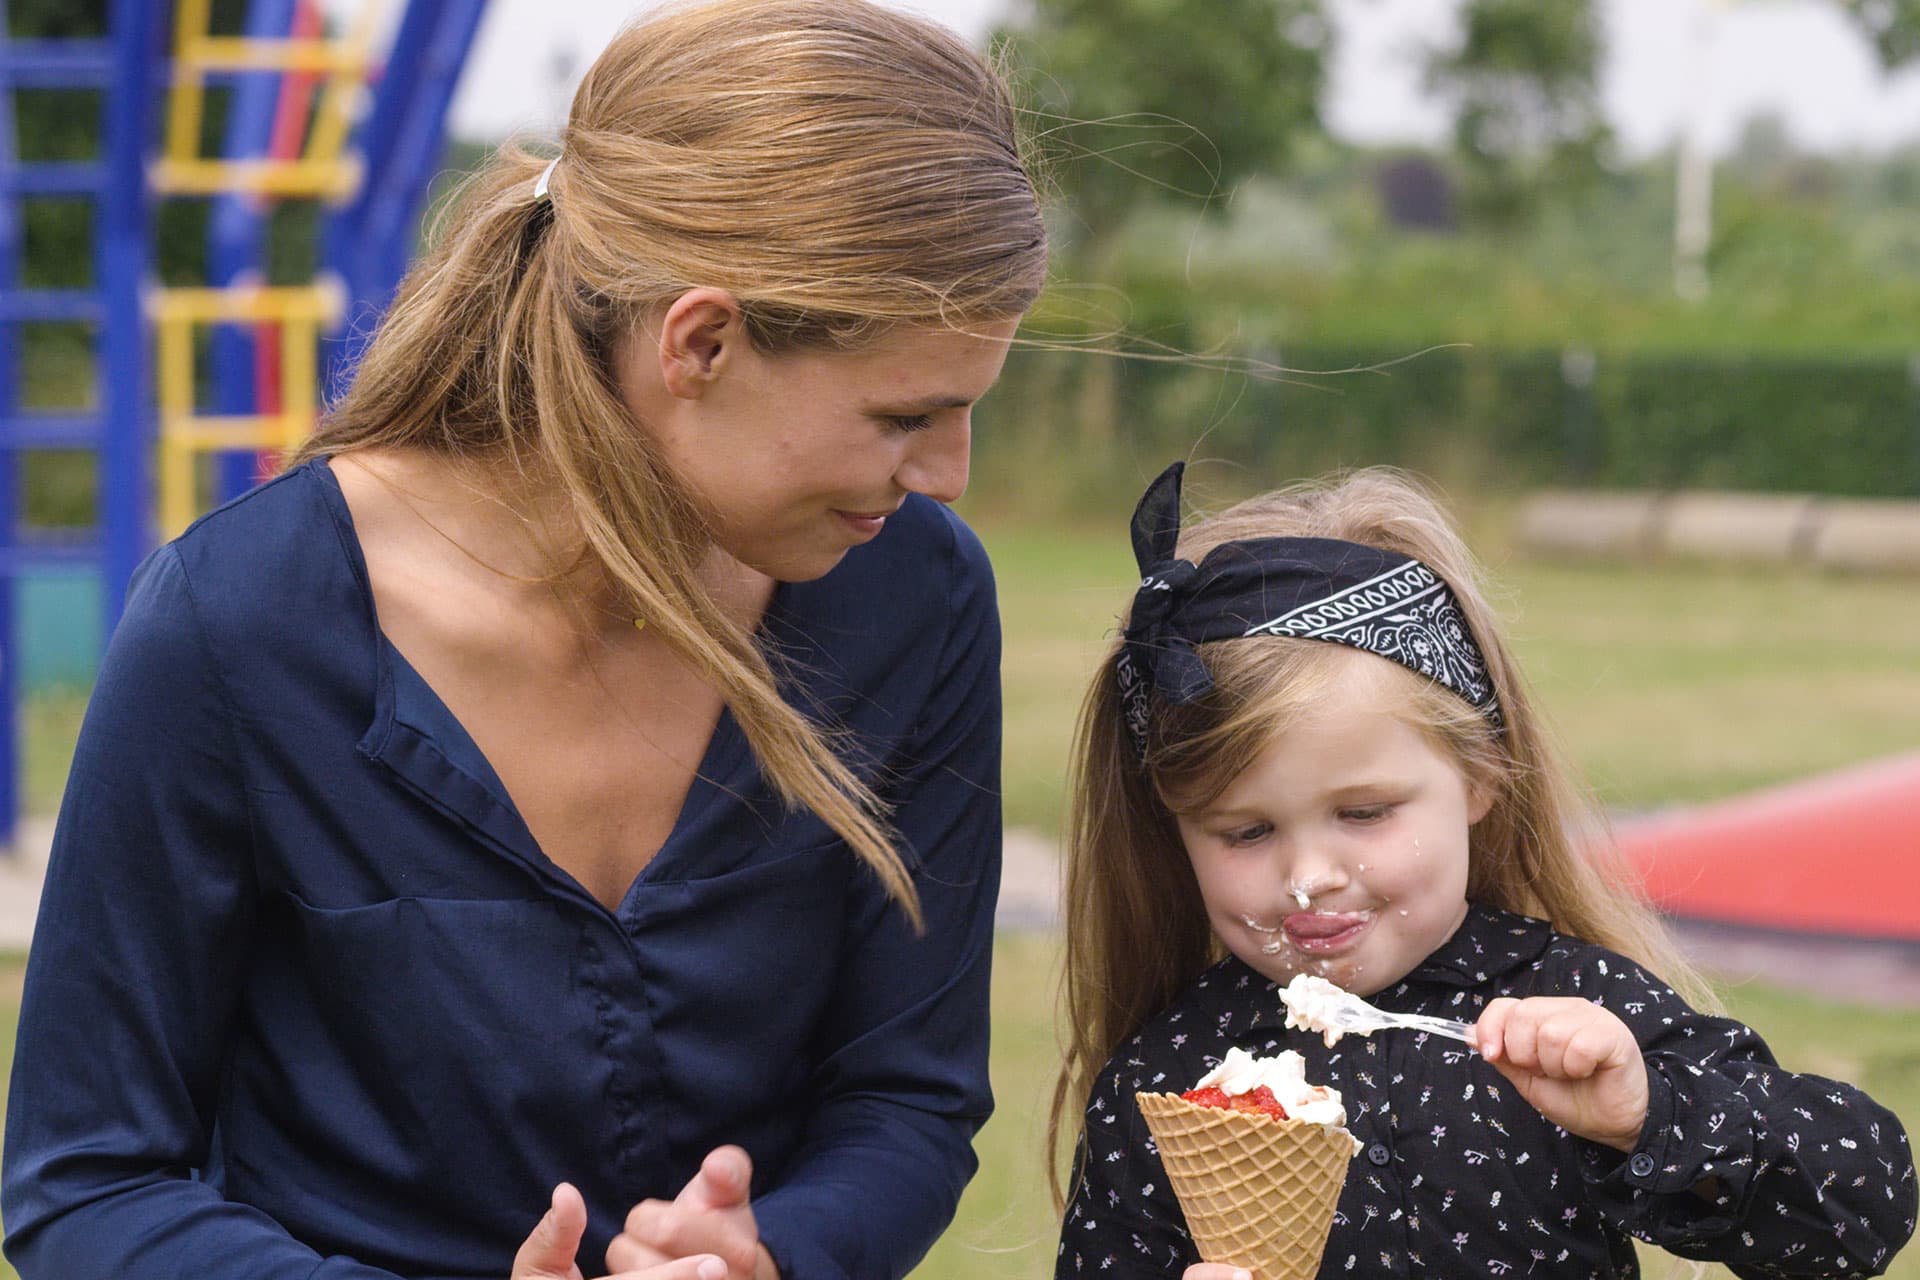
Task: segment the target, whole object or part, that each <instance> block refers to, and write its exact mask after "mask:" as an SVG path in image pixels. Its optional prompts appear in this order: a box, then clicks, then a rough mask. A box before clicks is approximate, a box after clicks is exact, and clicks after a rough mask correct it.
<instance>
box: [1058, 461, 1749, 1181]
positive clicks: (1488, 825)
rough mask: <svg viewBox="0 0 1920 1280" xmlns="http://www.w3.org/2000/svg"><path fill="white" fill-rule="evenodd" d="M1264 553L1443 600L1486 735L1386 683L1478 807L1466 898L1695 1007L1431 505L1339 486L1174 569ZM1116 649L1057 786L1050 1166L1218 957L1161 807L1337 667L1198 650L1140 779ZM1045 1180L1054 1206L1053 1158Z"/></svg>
mask: <svg viewBox="0 0 1920 1280" xmlns="http://www.w3.org/2000/svg"><path fill="white" fill-rule="evenodd" d="M1275 537H1310V538H1337V539H1340V540H1343V541H1347V542H1358V543H1364V544H1365V545H1367V546H1372V547H1379V548H1383V549H1385V550H1389V551H1395V552H1399V553H1401V554H1403V555H1408V556H1412V557H1414V558H1415V559H1417V560H1419V561H1421V562H1422V563H1424V564H1426V565H1427V566H1428V567H1429V568H1431V569H1432V570H1433V571H1434V572H1435V573H1437V574H1439V575H1440V577H1441V578H1443V579H1445V580H1446V582H1447V584H1448V585H1449V586H1450V587H1451V588H1452V590H1453V594H1454V596H1455V598H1456V599H1457V600H1458V601H1459V604H1460V608H1461V611H1462V613H1463V614H1464V615H1465V618H1466V622H1467V624H1468V626H1469V628H1470V629H1471V631H1472V633H1473V637H1474V639H1475V641H1476V642H1477V643H1478V645H1479V647H1480V651H1481V653H1482V655H1484V657H1485V659H1486V663H1487V669H1488V673H1489V674H1490V675H1491V677H1492V679H1493V685H1494V691H1495V694H1496V696H1497V697H1498V699H1499V703H1500V708H1501V711H1502V713H1503V716H1504V720H1505V726H1506V727H1505V730H1504V731H1501V730H1498V729H1495V728H1494V727H1493V725H1492V724H1491V723H1490V722H1489V721H1488V720H1487V718H1486V717H1484V716H1483V715H1481V714H1480V713H1479V712H1478V711H1476V710H1475V709H1474V708H1473V707H1472V706H1471V705H1469V704H1468V703H1467V701H1466V700H1465V699H1464V698H1461V697H1460V696H1458V695H1457V694H1455V693H1453V692H1452V691H1450V690H1448V689H1446V688H1445V687H1443V686H1441V685H1439V684H1437V683H1435V682H1433V681H1430V680H1427V679H1425V678H1424V677H1421V676H1419V675H1417V674H1415V673H1413V672H1411V671H1406V670H1404V669H1403V668H1400V667H1392V668H1391V670H1392V672H1393V673H1394V676H1395V677H1396V678H1397V679H1398V680H1399V687H1401V688H1403V689H1404V690H1405V691H1406V693H1407V695H1408V696H1407V703H1406V712H1405V715H1406V719H1407V720H1408V722H1409V723H1411V724H1414V725H1416V726H1418V727H1419V728H1421V729H1422V730H1424V731H1425V732H1426V733H1428V734H1429V735H1430V736H1431V737H1432V739H1433V741H1434V742H1435V743H1436V744H1438V745H1439V746H1440V747H1441V748H1442V749H1443V750H1445V751H1446V752H1447V753H1448V754H1449V755H1450V756H1451V758H1452V759H1453V760H1454V762H1455V763H1456V764H1457V765H1458V766H1459V768H1460V770H1461V772H1462V774H1463V775H1464V776H1465V778H1466V779H1467V780H1468V782H1469V783H1470V784H1471V785H1473V786H1475V787H1477V788H1480V789H1482V790H1483V792H1484V793H1485V794H1488V795H1491V796H1493V804H1492V807H1491V808H1490V809H1489V810H1488V812H1487V815H1486V816H1485V817H1484V818H1482V819H1481V820H1480V821H1479V822H1478V823H1476V824H1474V826H1473V827H1472V829H1471V831H1470V832H1469V836H1468V872H1467V896H1468V897H1469V898H1470V899H1472V900H1473V901H1475V902H1478V903H1484V904H1486V905H1488V906H1493V907H1499V908H1502V909H1504V910H1508V911H1514V912H1519V913H1522V914H1525V915H1530V916H1537V917H1539V918H1541V919H1544V920H1547V921H1549V922H1550V923H1551V924H1552V925H1553V926H1554V928H1556V929H1558V930H1560V931H1561V932H1563V933H1566V934H1569V935H1572V936H1574V937H1578V938H1584V939H1586V940H1588V941H1590V942H1595V943H1598V944H1600V945H1601V946H1604V947H1608V948H1611V949H1612V950H1615V951H1618V952H1620V953H1621V954H1622V955H1625V956H1628V957H1631V958H1632V959H1634V960H1637V961H1639V962H1640V963H1641V964H1643V965H1645V966H1646V967H1647V968H1648V969H1649V970H1650V971H1651V972H1653V973H1657V974H1659V975H1660V976H1661V977H1662V978H1663V979H1665V980H1666V981H1668V982H1670V983H1673V984H1674V985H1675V987H1676V988H1677V989H1678V990H1680V991H1681V992H1682V994H1684V995H1686V996H1687V997H1688V998H1689V999H1691V1000H1693V1001H1694V1002H1695V1003H1697V1004H1702V1005H1705V1006H1707V1007H1713V1006H1714V1001H1713V998H1712V995H1711V993H1710V992H1709V991H1708V989H1707V987H1706V985H1705V983H1704V982H1703V981H1701V980H1700V978H1699V976H1698V975H1697V973H1696V971H1695V970H1694V969H1693V967H1692V966H1691V965H1690V964H1689V963H1688V962H1687V961H1686V960H1685V959H1684V958H1683V957H1682V956H1681V954H1680V953H1679V951H1678V949H1677V948H1676V947H1675V946H1674V945H1673V943H1672V941H1671V939H1670V938H1669V937H1668V935H1667V932H1666V930H1665V928H1664V927H1663V926H1662V924H1661V922H1660V920H1659V918H1658V917H1657V916H1656V915H1655V914H1654V912H1653V911H1652V909H1651V908H1649V907H1648V906H1647V905H1646V904H1645V903H1644V902H1643V901H1641V900H1640V899H1639V898H1638V897H1637V896H1636V895H1635V894H1633V893H1632V891H1631V890H1630V888H1629V887H1628V886H1627V884H1626V883H1625V881H1624V879H1623V877H1622V876H1621V875H1620V874H1619V872H1618V868H1617V866H1616V865H1614V860H1613V858H1612V856H1611V855H1612V854H1613V847H1612V842H1611V840H1610V839H1609V838H1608V837H1607V834H1606V827H1605V824H1604V821H1603V820H1602V818H1601V817H1600V815H1599V813H1598V811H1597V808H1596V806H1595V805H1594V804H1593V802H1592V799H1591V797H1590V796H1589V795H1588V794H1587V793H1586V792H1585V791H1584V790H1583V789H1582V788H1581V787H1580V786H1578V785H1577V784H1576V782H1575V778H1574V775H1573V773H1572V771H1571V770H1570V769H1569V768H1568V766H1567V765H1566V763H1565V761H1564V760H1563V758H1562V756H1561V753H1560V750H1559V748H1558V746H1557V744H1556V743H1555V742H1554V741H1553V739H1552V737H1551V735H1550V734H1549V732H1548V730H1547V727H1546V725H1545V724H1544V722H1543V720H1542V718H1541V715H1540V713H1539V712H1538V711H1537V710H1536V709H1535V705H1534V699H1533V694H1532V693H1531V691H1530V690H1529V689H1528V687H1527V683H1526V681H1525V679H1524V678H1523V677H1522V676H1521V673H1520V669H1519V667H1518V666H1517V665H1516V664H1515V662H1514V659H1513V655H1512V653H1511V651H1510V650H1509V649H1508V648H1507V645H1506V642H1505V640H1504V639H1502V637H1501V634H1500V630H1499V628H1498V626H1497V625H1496V619H1495V615H1494V612H1493V609H1492V608H1491V606H1490V605H1489V604H1488V601H1487V597H1486V592H1485V590H1484V588H1483V587H1482V585H1481V583H1480V580H1479V572H1478V568H1477V566H1476V564H1475V562H1474V559H1473V556H1472V553H1471V552H1470V551H1469V550H1468V549H1467V546H1466V543H1465V541H1464V540H1463V539H1462V538H1461V536H1460V534H1459V533H1458V532H1457V531H1456V530H1455V528H1454V527H1453V525H1452V523H1451V522H1450V521H1449V520H1448V519H1447V516H1446V514H1445V512H1444V511H1443V510H1442V509H1441V507H1440V504H1439V503H1438V502H1437V501H1436V500H1435V499H1434V498H1433V497H1432V496H1431V495H1430V494H1429V493H1428V492H1427V491H1426V490H1425V489H1424V488H1423V487H1422V486H1421V485H1420V484H1419V483H1418V482H1416V481H1415V480H1413V479H1412V478H1411V477H1409V476H1407V475H1404V474H1402V473H1399V472H1396V471H1391V470H1388V469H1384V468H1374V469H1368V470H1363V471H1356V472H1353V473H1351V474H1348V475H1345V476H1335V477H1332V478H1329V479H1326V480H1320V481H1312V482H1307V483H1303V484H1300V485H1296V486H1292V487H1289V488H1286V489H1282V490H1279V491H1277V492H1274V493H1269V494H1266V495H1264V496H1261V497H1258V498H1252V499H1249V500H1248V501H1246V502H1242V503H1240V504H1238V505H1237V506H1234V507H1231V508H1229V509H1227V510H1226V511H1223V512H1221V513H1219V514H1218V515H1215V516H1212V517H1210V518H1208V519H1205V520H1201V521H1199V522H1198V523H1196V524H1194V525H1193V526H1192V527H1191V528H1189V529H1187V530H1185V531H1184V532H1183V533H1182V534H1181V537H1180V549H1179V554H1180V556H1181V558H1183V559H1186V560H1191V561H1194V562H1196V563H1197V562H1199V560H1200V559H1201V558H1202V557H1203V556H1205V555H1206V553H1207V552H1208V551H1209V550H1211V549H1212V548H1214V547H1216V546H1219V545H1220V544H1222V543H1225V542H1237V541H1243V540H1247V539H1252V538H1275ZM1119 651H1120V646H1119V644H1118V643H1117V642H1116V644H1115V645H1114V647H1113V649H1112V651H1111V652H1110V653H1109V654H1108V655H1107V659H1106V661H1105V662H1103V663H1102V664H1101V666H1100V669H1099V671H1098V672H1097V673H1096V674H1095V676H1094V679H1093V684H1092V687H1091V688H1090V689H1089V690H1088V691H1087V695H1086V699H1085V701H1084V702H1083V704H1082V706H1081V710H1080V719H1079V723H1078V726H1077V729H1076V733H1075V741H1074V752H1073V758H1072V761H1071V764H1070V768H1069V780H1068V788H1067V791H1068V822H1067V840H1066V886H1065V893H1064V898H1063V902H1062V914H1063V917H1064V919H1063V923H1064V927H1065V935H1066V940H1065V952H1064V962H1063V964H1064V971H1063V978H1062V989H1061V1001H1062V1004H1063V1006H1064V1010H1063V1012H1064V1022H1065V1026H1066V1040H1067V1043H1066V1051H1065V1056H1064V1061H1063V1064H1062V1067H1061V1070H1060V1075H1059V1078H1058V1080H1057V1081H1056V1084H1055V1087H1054V1095H1053V1106H1052V1111H1051V1114H1050V1116H1049V1118H1048V1125H1047V1142H1048V1150H1049V1151H1050V1152H1053V1153H1054V1154H1055V1155H1056V1156H1057V1155H1058V1154H1059V1152H1060V1144H1061V1141H1062V1139H1063V1137H1065V1136H1066V1135H1067V1134H1070V1133H1072V1132H1073V1131H1074V1130H1075V1129H1076V1128H1077V1118H1078V1116H1079V1115H1080V1113H1081V1111H1082V1110H1084V1108H1085V1106H1086V1104H1087V1101H1088V1098H1089V1095H1090V1093H1091V1091H1092V1088H1093V1085H1094V1081H1095V1077H1096V1076H1097V1075H1098V1074H1099V1072H1100V1070H1101V1068H1102V1067H1103V1066H1104V1065H1105V1064H1106V1062H1107V1059H1108V1058H1109V1057H1111V1056H1112V1054H1113V1052H1114V1051H1115V1050H1116V1049H1117V1048H1118V1047H1119V1046H1120V1044H1121V1042H1122V1041H1124V1040H1125V1039H1126V1038H1127V1037H1128V1036H1130V1035H1132V1034H1133V1033H1134V1032H1135V1031H1136V1030H1138V1029H1139V1027H1140V1026H1141V1024H1142V1023H1144V1022H1145V1021H1146V1020H1147V1019H1148V1018H1150V1017H1152V1016H1153V1015H1154V1014H1155V1013H1158V1012H1159V1011H1160V1010H1161V1009H1163V1008H1165V1007H1166V1006H1167V1005H1168V1004H1170V1003H1172V1002H1173V1000H1174V998H1175V997H1176V996H1177V995H1179V993H1180V992H1181V991H1182V990H1183V989H1184V988H1185V987H1186V986H1187V984H1188V983H1190V982H1191V981H1192V980H1193V979H1194V978H1195V977H1197V976H1198V975H1199V974H1200V972H1201V971H1202V970H1203V969H1205V968H1206V967H1207V966H1209V965H1210V964H1212V963H1214V962H1215V961H1217V960H1218V959H1220V958H1221V957H1222V956H1223V955H1224V952H1223V950H1222V949H1221V947H1220V945H1219V943H1218V942H1217V941H1216V940H1215V938H1214V937H1213V934H1212V931H1211V929H1210V928H1209V926H1208V923H1207V913H1206V906H1205V904H1204V903H1203V902H1202V901H1201V897H1200V890H1199V887H1198V885H1197V884H1196V883H1195V881H1194V877H1193V871H1192V866H1191V864H1190V863H1189V861H1188V859H1187V854H1186V849H1185V847H1184V846H1183V845H1182V844H1181V841H1180V833H1179V829H1178V827H1177V826H1176V824H1175V819H1174V813H1175V812H1176V806H1177V808H1178V809H1179V810H1187V809H1191V808H1194V807H1201V806H1204V805H1206V804H1207V803H1208V802H1210V801H1211V800H1212V799H1213V798H1215V797H1216V796H1218V795H1219V793H1220V792H1221V791H1223V790H1224V789H1225V788H1226V787H1227V785H1228V784H1229V783H1231V782H1232V780H1233V779H1234V778H1235V777H1236V776H1237V775H1239V774H1240V773H1241V772H1242V771H1243V770H1245V769H1246V768H1247V766H1248V765H1250V764H1251V763H1252V762H1253V760H1254V759H1255V757H1257V756H1258V755H1259V754H1260V752H1261V751H1262V750H1264V749H1265V747H1266V746H1267V744H1269V743H1270V742H1272V740H1273V738H1274V736H1275V735H1276V734H1278V733H1280V732H1282V731H1283V730H1284V729H1285V728H1286V726H1287V725H1288V724H1289V723H1290V722H1291V721H1292V720H1293V719H1294V718H1295V717H1296V716H1298V715H1300V714H1302V713H1303V712H1306V711H1308V710H1310V709H1311V708H1312V707H1313V706H1314V705H1315V703H1316V702H1317V701H1318V700H1319V699H1320V698H1321V697H1322V696H1324V693H1325V691H1326V690H1327V689H1328V688H1329V686H1330V685H1331V683H1332V679H1333V677H1334V675H1335V674H1336V672H1337V671H1338V670H1339V668H1340V665H1341V664H1342V663H1343V662H1346V661H1348V660H1349V658H1348V655H1350V654H1351V653H1352V652H1353V651H1352V650H1349V649H1346V648H1344V647H1342V646H1339V645H1334V644H1329V643H1326V642H1324V641H1317V640H1298V639H1292V638H1286V637H1261V638H1256V639H1242V640H1225V641H1216V642H1213V643H1211V644H1204V645H1201V646H1200V647H1199V653H1200V655H1201V658H1202V659H1203V660H1204V661H1205V662H1206V664H1207V667H1208V670H1209V671H1210V672H1211V673H1212V675H1213V678H1214V683H1215V691H1214V692H1213V693H1211V694H1209V695H1208V696H1206V697H1203V698H1201V699H1199V700H1197V701H1195V702H1193V703H1191V704H1188V705H1186V706H1179V707H1176V706H1172V705H1169V704H1165V703H1162V702H1160V701H1159V700H1155V702H1154V704H1153V711H1154V713H1153V716H1152V718H1151V723H1150V727H1149V732H1148V745H1147V756H1146V760H1145V763H1144V765H1143V764H1142V763H1141V762H1140V761H1139V760H1138V759H1136V757H1135V756H1134V754H1133V748H1132V746H1131V745H1130V743H1129V741H1128V739H1127V735H1126V729H1125V725H1124V723H1123V721H1122V717H1121V710H1120V706H1119V699H1118V697H1117V696H1116V694H1115V680H1116V676H1115V672H1114V663H1115V661H1116V659H1117V658H1118V656H1119ZM1383 665H1386V664H1384V663H1383ZM1052 1175H1053V1191H1054V1196H1055V1200H1056V1203H1059V1202H1061V1201H1062V1200H1063V1199H1064V1189H1063V1187H1062V1185H1061V1183H1060V1180H1059V1167H1058V1162H1057V1160H1056V1161H1055V1162H1054V1164H1053V1166H1052Z"/></svg>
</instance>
